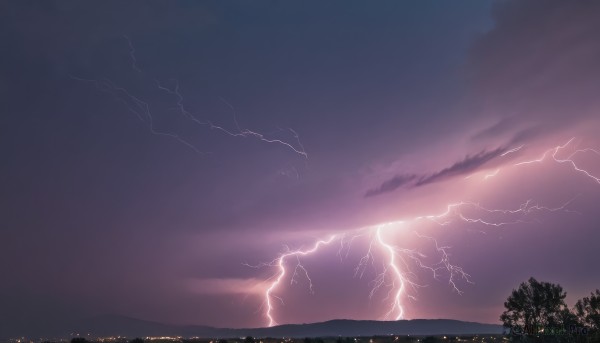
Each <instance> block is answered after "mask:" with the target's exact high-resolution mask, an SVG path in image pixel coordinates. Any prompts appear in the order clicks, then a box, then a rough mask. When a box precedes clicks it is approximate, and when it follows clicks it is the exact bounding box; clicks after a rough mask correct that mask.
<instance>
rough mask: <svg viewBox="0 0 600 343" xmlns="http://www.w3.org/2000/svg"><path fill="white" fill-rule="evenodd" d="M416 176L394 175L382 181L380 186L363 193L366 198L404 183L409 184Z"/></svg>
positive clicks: (396, 187)
mask: <svg viewBox="0 0 600 343" xmlns="http://www.w3.org/2000/svg"><path fill="white" fill-rule="evenodd" d="M416 178H417V175H415V174H405V175H396V176H394V177H393V178H391V179H389V180H387V181H385V182H384V183H382V184H381V186H379V187H377V188H373V189H370V190H368V191H367V192H366V193H365V197H366V198H368V197H372V196H375V195H379V194H382V193H387V192H391V191H394V190H396V189H398V188H400V187H402V186H404V185H407V184H409V183H410V182H412V181H413V180H415V179H416Z"/></svg>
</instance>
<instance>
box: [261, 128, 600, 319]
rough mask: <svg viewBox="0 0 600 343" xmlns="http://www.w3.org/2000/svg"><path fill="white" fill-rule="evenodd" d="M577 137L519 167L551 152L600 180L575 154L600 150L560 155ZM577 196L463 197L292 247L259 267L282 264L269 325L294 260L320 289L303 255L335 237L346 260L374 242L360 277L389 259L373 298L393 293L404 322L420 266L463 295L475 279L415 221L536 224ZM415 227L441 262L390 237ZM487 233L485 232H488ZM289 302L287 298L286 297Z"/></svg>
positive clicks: (268, 299)
mask: <svg viewBox="0 0 600 343" xmlns="http://www.w3.org/2000/svg"><path fill="white" fill-rule="evenodd" d="M572 142H573V139H571V140H569V141H568V142H567V143H565V144H563V145H559V146H556V147H554V148H552V149H549V150H547V151H546V152H545V153H544V154H543V155H542V157H541V158H539V159H535V160H529V161H522V162H518V163H515V164H513V166H523V165H528V164H532V163H540V162H542V161H544V160H545V159H546V158H547V157H548V156H551V158H552V160H553V161H554V162H556V163H559V164H566V165H568V166H570V167H571V169H572V170H574V171H576V172H578V173H582V174H583V175H585V176H586V177H589V178H591V179H593V180H594V181H596V182H598V183H600V178H599V177H597V176H594V175H593V174H592V173H591V172H590V171H588V170H585V169H583V168H581V167H579V166H578V165H577V164H576V162H575V161H574V160H573V158H574V157H575V155H577V154H583V153H593V154H596V155H598V156H600V152H599V151H598V150H594V149H591V148H586V149H574V150H573V151H572V152H571V153H570V155H568V156H567V157H566V158H559V157H558V154H559V152H560V151H561V150H564V149H566V148H567V147H568V146H569V145H570V144H571V143H572ZM522 147H523V146H520V147H517V148H514V149H512V150H509V151H507V152H505V153H504V154H503V155H502V156H504V155H506V154H509V153H514V152H516V151H518V150H520V149H521V148H522ZM499 171H500V169H497V170H496V171H494V172H493V173H492V174H487V175H486V177H485V178H484V180H485V179H488V178H490V177H492V176H495V175H497V174H498V173H499ZM574 200H575V198H573V199H571V200H569V201H567V202H565V203H563V204H562V205H560V206H557V207H549V206H543V205H539V204H537V203H535V202H534V201H533V200H527V201H525V202H524V203H523V204H521V205H519V206H517V207H515V208H512V209H510V208H509V209H490V208H487V207H484V206H482V205H480V204H479V203H476V202H470V201H461V202H457V203H453V204H449V205H448V206H447V208H446V210H445V211H444V212H442V213H440V214H435V215H425V216H417V217H414V218H412V219H410V220H403V221H394V222H388V223H383V224H379V225H375V226H369V227H364V228H361V229H358V230H351V231H348V232H345V233H341V234H337V235H334V236H331V237H329V238H328V239H325V240H318V241H316V243H314V244H313V246H312V247H311V248H310V249H307V250H293V251H291V250H289V249H287V251H286V252H284V253H282V254H281V255H279V257H277V258H276V259H275V260H273V261H271V262H269V263H263V264H260V265H258V266H254V267H276V268H277V272H276V274H275V275H273V276H272V277H271V278H269V279H267V284H268V287H266V290H265V292H264V305H265V313H264V315H265V317H266V319H267V323H268V325H269V326H273V325H276V324H277V321H276V320H275V306H274V303H273V299H279V300H281V301H282V298H281V297H280V296H278V295H277V294H276V292H277V290H278V289H279V288H280V286H281V284H282V282H283V279H284V277H285V275H286V273H287V268H288V263H289V262H291V261H290V260H292V259H293V261H294V263H295V265H294V271H293V274H292V276H291V279H290V282H291V283H295V282H296V281H297V277H298V276H299V275H302V276H304V277H305V278H306V279H307V280H308V283H309V291H310V292H311V293H312V292H314V287H313V281H312V279H311V278H310V276H309V273H308V270H307V269H306V268H305V266H304V265H303V264H302V261H301V258H302V257H304V256H307V255H310V254H313V253H316V252H317V251H318V250H319V249H320V248H321V247H323V246H326V245H329V244H330V243H332V242H333V241H336V240H338V241H339V244H340V246H339V250H338V256H339V257H340V259H341V260H343V259H344V258H347V257H348V255H349V253H350V249H351V246H352V244H353V242H354V241H355V240H357V239H359V238H365V237H367V238H368V240H369V241H368V245H367V250H366V252H365V254H364V255H363V256H362V257H361V258H360V259H359V261H358V263H357V265H356V267H355V269H354V276H355V277H357V278H362V277H363V276H364V272H365V269H366V268H368V267H369V266H373V267H374V266H375V259H376V258H381V259H382V260H383V261H382V262H383V267H382V269H381V270H380V271H379V272H378V273H377V275H376V277H375V278H374V279H373V280H372V281H371V282H370V285H371V291H370V293H369V298H372V297H373V296H374V295H375V294H376V293H377V292H378V291H379V290H381V289H383V288H387V289H388V294H387V296H386V297H385V298H384V300H385V301H387V302H388V308H389V310H388V311H387V313H386V314H385V315H384V316H383V317H384V318H386V319H394V320H399V319H403V318H404V317H405V310H404V307H403V299H405V298H408V299H414V298H415V295H414V294H415V291H416V290H417V289H418V288H420V287H424V285H421V284H419V283H418V282H417V280H416V273H415V272H414V268H417V269H419V270H425V271H428V272H430V273H431V275H432V277H433V278H434V279H437V280H439V279H440V277H441V276H442V275H446V277H447V281H448V284H449V286H450V288H451V289H452V290H453V291H455V292H456V293H457V294H462V291H461V289H460V286H459V283H460V282H466V283H473V282H472V280H471V275H469V274H468V273H467V272H466V271H464V270H463V268H462V267H460V266H458V265H455V264H453V263H452V262H451V258H450V257H451V253H450V250H451V247H450V246H447V245H443V244H440V243H439V242H438V240H437V239H436V238H434V237H431V236H426V235H422V234H420V233H419V232H417V231H416V230H415V229H414V228H413V227H412V226H411V225H412V224H415V223H416V222H418V221H424V220H425V221H430V222H433V223H435V224H437V225H440V226H442V227H443V226H447V225H449V224H451V223H453V222H455V221H460V222H463V223H467V224H479V225H484V226H489V227H491V228H497V227H503V226H508V225H514V224H518V223H530V222H534V221H537V219H536V218H535V217H533V218H532V217H531V216H532V215H533V214H535V213H541V212H544V213H547V212H557V211H562V212H572V213H577V212H576V211H573V210H571V209H569V208H568V206H569V205H571V203H572V202H573V201H574ZM399 228H400V229H403V230H412V231H413V232H414V234H415V236H416V237H417V238H419V239H422V240H426V241H427V242H430V243H431V244H432V245H433V249H432V250H433V251H434V252H435V254H437V255H436V256H434V258H437V260H438V261H437V262H436V263H433V264H428V263H427V262H426V261H431V260H430V259H429V260H428V259H427V258H428V256H427V255H426V254H424V253H422V252H420V251H418V250H416V249H408V248H405V247H400V246H398V245H396V244H394V243H391V242H390V238H389V237H386V236H387V235H389V234H390V233H391V234H394V233H395V232H398V229H399ZM484 233H485V232H484ZM429 263H431V262H429ZM282 302H283V301H282Z"/></svg>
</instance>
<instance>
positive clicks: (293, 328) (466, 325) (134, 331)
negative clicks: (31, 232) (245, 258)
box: [0, 316, 502, 339]
mask: <svg viewBox="0 0 600 343" xmlns="http://www.w3.org/2000/svg"><path fill="white" fill-rule="evenodd" d="M27 331H28V332H14V333H5V334H8V335H11V336H9V337H0V338H2V339H6V338H11V337H16V336H23V335H26V336H27V337H32V338H38V337H45V338H61V337H63V338H67V337H69V335H70V334H71V333H73V332H77V333H79V334H81V335H87V334H90V336H91V337H98V336H125V337H145V336H184V337H205V338H231V337H245V336H253V337H296V338H302V337H331V336H374V335H444V334H446V335H461V334H464V335H469V334H501V333H502V326H501V325H494V324H482V323H475V322H463V321H459V320H449V319H414V320H398V321H373V320H341V319H340V320H330V321H326V322H322V323H312V324H287V325H280V326H275V327H270V328H248V329H227V328H214V327H209V326H198V325H192V326H177V325H167V324H161V323H156V322H151V321H145V320H139V319H134V318H128V317H122V316H100V317H94V318H89V319H86V320H81V321H78V322H76V323H71V324H69V326H63V327H62V328H56V327H54V328H51V329H50V328H43V327H39V326H38V327H36V326H35V325H32V326H31V327H30V329H28V330H27Z"/></svg>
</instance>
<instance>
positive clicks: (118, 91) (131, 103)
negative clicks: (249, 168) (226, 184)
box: [70, 75, 210, 155]
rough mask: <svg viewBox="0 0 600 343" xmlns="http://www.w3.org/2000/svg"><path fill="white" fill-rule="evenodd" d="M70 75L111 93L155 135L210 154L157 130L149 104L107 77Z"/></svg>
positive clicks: (172, 134)
mask: <svg viewBox="0 0 600 343" xmlns="http://www.w3.org/2000/svg"><path fill="white" fill-rule="evenodd" d="M70 77H71V78H72V79H73V80H77V81H81V82H88V83H93V84H94V85H95V87H96V88H97V89H98V90H100V91H102V92H105V93H108V94H110V95H112V96H113V97H114V98H115V99H116V100H118V101H119V102H121V103H122V104H124V105H125V107H127V109H128V110H129V111H130V112H132V113H133V114H135V115H136V117H137V118H138V119H139V120H140V121H141V122H142V123H144V124H146V125H147V127H148V130H149V131H150V133H151V134H153V135H156V136H164V137H170V138H173V139H175V140H176V141H178V142H179V143H181V144H183V145H185V146H187V147H188V148H190V149H192V150H193V151H194V152H195V153H197V154H198V155H206V154H210V153H209V152H202V151H200V150H198V148H196V147H195V146H194V145H193V144H192V143H190V142H188V141H187V140H185V139H183V138H182V137H181V136H179V135H177V134H175V133H171V132H162V131H158V130H157V129H156V128H155V127H154V118H153V116H152V113H151V111H150V105H149V104H148V103H147V102H145V101H143V100H141V99H139V98H138V97H136V96H134V95H132V94H131V93H129V92H128V91H127V90H126V89H125V88H122V87H119V86H116V85H115V84H114V83H113V82H112V81H110V80H108V79H104V80H94V79H83V78H80V77H77V76H73V75H70Z"/></svg>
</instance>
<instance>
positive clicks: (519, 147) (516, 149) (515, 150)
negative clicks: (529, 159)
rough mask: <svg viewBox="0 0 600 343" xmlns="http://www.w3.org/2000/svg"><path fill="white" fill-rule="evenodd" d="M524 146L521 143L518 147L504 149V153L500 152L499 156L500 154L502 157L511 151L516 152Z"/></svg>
mask: <svg viewBox="0 0 600 343" xmlns="http://www.w3.org/2000/svg"><path fill="white" fill-rule="evenodd" d="M524 146H525V144H523V145H521V146H518V147H516V148H514V149H510V150H508V151H506V152H505V153H503V154H502V155H500V156H501V157H503V156H506V155H508V154H512V153H513V152H517V151H519V150H521V149H522V148H523V147H524Z"/></svg>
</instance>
